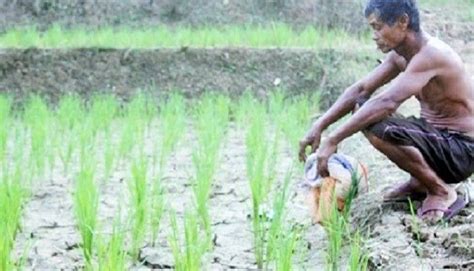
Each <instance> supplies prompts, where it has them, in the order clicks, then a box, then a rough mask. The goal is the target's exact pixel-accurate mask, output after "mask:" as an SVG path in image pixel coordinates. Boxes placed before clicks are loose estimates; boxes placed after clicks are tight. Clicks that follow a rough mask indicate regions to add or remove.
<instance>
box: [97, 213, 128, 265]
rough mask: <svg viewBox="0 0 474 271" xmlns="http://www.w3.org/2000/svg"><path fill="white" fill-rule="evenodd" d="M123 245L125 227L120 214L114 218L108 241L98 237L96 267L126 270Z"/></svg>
mask: <svg viewBox="0 0 474 271" xmlns="http://www.w3.org/2000/svg"><path fill="white" fill-rule="evenodd" d="M124 246H125V229H124V227H123V224H122V221H121V215H120V212H119V215H118V216H117V217H116V218H115V221H114V224H113V228H112V233H111V234H110V237H109V239H108V241H104V240H101V239H98V259H97V265H98V266H97V269H98V270H100V271H125V270H127V265H126V264H127V262H126V250H125V249H124Z"/></svg>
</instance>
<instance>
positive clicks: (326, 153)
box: [316, 138, 337, 178]
mask: <svg viewBox="0 0 474 271" xmlns="http://www.w3.org/2000/svg"><path fill="white" fill-rule="evenodd" d="M336 150H337V144H335V143H334V142H332V141H331V139H329V138H327V139H325V140H324V141H323V142H322V143H321V145H320V146H319V149H318V152H317V154H316V161H317V165H318V175H319V176H321V177H323V178H324V177H328V176H329V169H328V161H329V157H330V156H331V155H332V154H333V153H335V152H336Z"/></svg>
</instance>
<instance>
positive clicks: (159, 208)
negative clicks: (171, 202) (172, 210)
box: [150, 176, 166, 245]
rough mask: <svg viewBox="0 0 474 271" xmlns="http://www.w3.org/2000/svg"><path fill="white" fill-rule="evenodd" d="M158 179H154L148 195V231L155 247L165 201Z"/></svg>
mask: <svg viewBox="0 0 474 271" xmlns="http://www.w3.org/2000/svg"><path fill="white" fill-rule="evenodd" d="M159 178H160V177H158V176H157V177H155V180H154V182H153V188H152V190H151V194H150V231H151V234H152V239H151V240H152V244H153V245H155V243H156V239H157V237H158V231H159V228H160V224H161V219H162V218H163V214H164V211H165V207H166V199H165V195H164V189H163V185H162V183H161V180H160V179H159Z"/></svg>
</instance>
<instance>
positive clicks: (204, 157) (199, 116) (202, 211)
mask: <svg viewBox="0 0 474 271" xmlns="http://www.w3.org/2000/svg"><path fill="white" fill-rule="evenodd" d="M229 105H230V100H229V99H228V98H227V97H224V96H213V95H208V96H204V97H203V98H202V99H201V100H200V102H199V104H198V105H197V106H196V121H195V129H196V135H197V141H198V146H197V147H196V148H195V150H194V152H193V164H194V167H195V169H196V179H195V186H194V196H195V200H196V206H197V211H198V214H199V216H200V217H201V221H202V223H203V226H204V228H205V229H206V233H207V234H208V235H207V237H208V240H209V244H210V243H211V221H210V217H209V213H208V210H209V208H208V205H207V202H208V201H209V196H210V193H211V188H212V180H213V178H214V173H215V170H216V164H217V159H218V154H219V149H220V145H221V142H222V139H223V137H224V135H225V133H226V130H227V126H228V121H229Z"/></svg>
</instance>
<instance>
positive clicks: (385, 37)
mask: <svg viewBox="0 0 474 271" xmlns="http://www.w3.org/2000/svg"><path fill="white" fill-rule="evenodd" d="M367 20H368V22H369V25H370V27H371V28H372V30H373V34H372V39H373V40H374V41H375V43H376V44H377V48H378V49H380V51H382V52H383V53H384V54H385V53H388V52H390V51H391V50H393V49H395V48H397V47H398V46H399V44H400V43H401V42H402V41H403V39H404V32H405V31H404V29H403V27H401V25H400V23H399V22H395V23H394V24H393V26H390V25H388V24H386V23H384V22H382V21H381V20H380V19H379V17H378V16H377V15H375V14H374V13H372V14H371V15H370V16H369V17H368V18H367Z"/></svg>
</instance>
